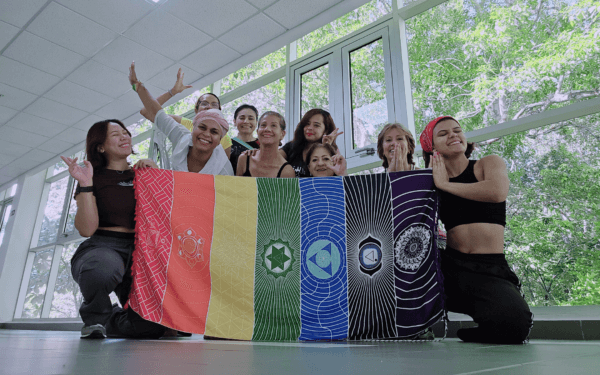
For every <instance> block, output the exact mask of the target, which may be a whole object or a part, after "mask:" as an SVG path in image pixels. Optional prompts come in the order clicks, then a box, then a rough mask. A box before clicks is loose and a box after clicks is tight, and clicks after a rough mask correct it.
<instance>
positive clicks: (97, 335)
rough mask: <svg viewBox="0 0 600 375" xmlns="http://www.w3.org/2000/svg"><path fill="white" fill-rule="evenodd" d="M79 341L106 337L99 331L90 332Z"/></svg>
mask: <svg viewBox="0 0 600 375" xmlns="http://www.w3.org/2000/svg"><path fill="white" fill-rule="evenodd" d="M80 338H81V339H103V338H106V336H104V333H102V331H100V330H99V329H97V330H94V331H92V332H91V333H90V334H88V335H85V336H84V335H81V337H80Z"/></svg>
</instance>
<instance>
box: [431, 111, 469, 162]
mask: <svg viewBox="0 0 600 375" xmlns="http://www.w3.org/2000/svg"><path fill="white" fill-rule="evenodd" d="M466 149H467V138H466V137H465V134H464V133H463V131H462V128H461V127H460V125H459V124H458V122H456V121H454V120H452V119H448V120H443V121H440V122H439V123H438V124H437V125H436V126H435V128H434V129H433V150H434V151H437V152H439V153H440V154H442V155H448V156H450V155H454V154H462V153H464V152H465V150H466Z"/></svg>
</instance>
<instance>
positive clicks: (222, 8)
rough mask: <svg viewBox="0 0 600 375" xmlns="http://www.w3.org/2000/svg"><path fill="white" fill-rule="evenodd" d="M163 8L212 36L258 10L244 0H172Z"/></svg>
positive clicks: (221, 32) (224, 30)
mask: <svg viewBox="0 0 600 375" xmlns="http://www.w3.org/2000/svg"><path fill="white" fill-rule="evenodd" d="M163 9H164V10H166V11H168V12H169V13H171V14H173V15H174V16H176V17H178V18H180V19H182V20H184V21H185V22H187V23H189V24H190V25H192V26H194V27H196V28H198V29H200V30H201V31H204V32H205V33H207V34H208V35H210V36H212V37H217V36H219V35H221V34H223V33H224V32H226V31H227V30H229V29H230V28H231V27H234V26H235V25H237V24H240V23H241V22H243V21H244V20H246V19H248V18H250V17H251V16H252V15H254V14H256V13H257V12H258V10H257V9H256V8H255V7H253V6H252V5H250V4H249V3H247V2H246V1H244V0H218V1H198V0H170V1H168V2H167V3H165V5H163Z"/></svg>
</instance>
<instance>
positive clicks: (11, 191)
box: [8, 184, 18, 198]
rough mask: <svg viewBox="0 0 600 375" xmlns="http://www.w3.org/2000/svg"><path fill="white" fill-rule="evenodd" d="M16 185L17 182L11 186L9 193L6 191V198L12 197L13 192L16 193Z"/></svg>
mask: <svg viewBox="0 0 600 375" xmlns="http://www.w3.org/2000/svg"><path fill="white" fill-rule="evenodd" d="M17 187H18V185H17V184H14V185H13V186H11V188H10V193H8V198H10V197H14V196H15V194H17Z"/></svg>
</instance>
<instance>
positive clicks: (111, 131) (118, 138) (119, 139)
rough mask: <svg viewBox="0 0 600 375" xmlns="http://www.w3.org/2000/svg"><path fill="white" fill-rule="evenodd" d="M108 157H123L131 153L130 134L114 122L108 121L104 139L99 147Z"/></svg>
mask: <svg viewBox="0 0 600 375" xmlns="http://www.w3.org/2000/svg"><path fill="white" fill-rule="evenodd" d="M99 148H100V151H101V152H102V151H103V152H104V155H106V156H107V158H109V159H123V158H127V157H128V156H129V155H131V150H132V148H131V135H130V134H129V132H128V131H127V129H125V128H123V127H122V126H121V125H119V124H115V123H114V122H109V123H108V128H107V130H106V140H105V141H104V143H103V144H102V146H100V147H99Z"/></svg>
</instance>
